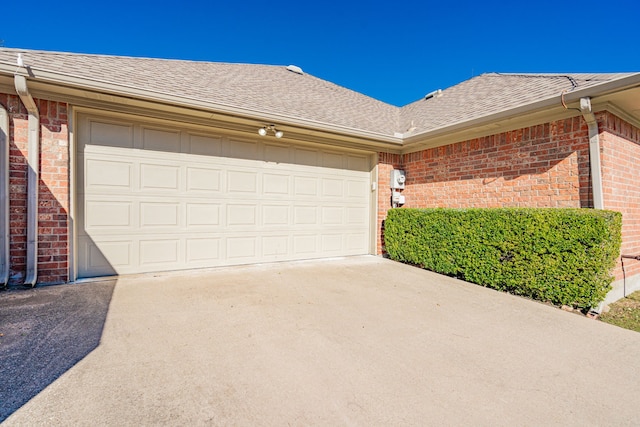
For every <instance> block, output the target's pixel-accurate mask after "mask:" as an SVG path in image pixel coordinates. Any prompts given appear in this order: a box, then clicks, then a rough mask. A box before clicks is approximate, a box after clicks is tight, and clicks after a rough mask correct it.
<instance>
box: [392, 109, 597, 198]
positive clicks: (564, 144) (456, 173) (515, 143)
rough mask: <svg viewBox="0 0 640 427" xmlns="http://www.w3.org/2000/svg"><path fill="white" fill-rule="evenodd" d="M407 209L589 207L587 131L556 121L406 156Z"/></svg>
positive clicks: (581, 124)
mask: <svg viewBox="0 0 640 427" xmlns="http://www.w3.org/2000/svg"><path fill="white" fill-rule="evenodd" d="M403 160H404V162H403V163H404V169H405V171H406V172H407V189H406V190H405V191H404V195H405V197H406V200H407V203H406V205H405V206H406V207H452V208H461V207H503V206H514V207H518V206H535V207H586V206H590V205H591V196H590V191H591V189H590V184H589V145H588V129H587V127H586V124H585V123H584V121H583V120H582V119H581V118H573V119H567V120H560V121H556V122H552V123H547V124H544V125H539V126H533V127H528V128H523V129H518V130H515V131H512V132H505V133H501V134H498V135H491V136H487V137H482V138H476V139H472V140H468V141H462V142H459V143H456V144H452V145H448V146H444V147H438V148H432V149H429V150H424V151H419V152H415V153H409V154H405V155H404V159H403Z"/></svg>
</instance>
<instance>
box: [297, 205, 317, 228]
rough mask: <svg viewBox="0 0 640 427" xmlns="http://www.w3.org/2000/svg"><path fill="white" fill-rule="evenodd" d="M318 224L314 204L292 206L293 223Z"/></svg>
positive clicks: (298, 224) (299, 224)
mask: <svg viewBox="0 0 640 427" xmlns="http://www.w3.org/2000/svg"><path fill="white" fill-rule="evenodd" d="M317 224H318V208H317V207H316V206H294V208H293V225H294V226H301V225H302V226H304V225H317Z"/></svg>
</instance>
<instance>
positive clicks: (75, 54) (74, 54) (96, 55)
mask: <svg viewBox="0 0 640 427" xmlns="http://www.w3.org/2000/svg"><path fill="white" fill-rule="evenodd" d="M0 51H6V52H15V53H34V54H45V55H59V56H72V57H82V56H85V57H92V58H105V59H113V58H119V59H131V60H152V61H160V62H189V63H197V64H220V65H252V66H254V65H255V66H262V67H286V66H287V65H288V64H286V65H285V64H262V63H255V62H230V61H210V60H200V59H184V58H160V57H152V56H134V55H114V54H108V53H88V52H66V51H53V50H43V49H25V48H15V47H0Z"/></svg>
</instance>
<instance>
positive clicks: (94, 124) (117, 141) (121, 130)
mask: <svg viewBox="0 0 640 427" xmlns="http://www.w3.org/2000/svg"><path fill="white" fill-rule="evenodd" d="M87 130H88V133H89V135H88V138H87V139H86V140H85V142H86V144H87V145H104V146H107V147H120V148H133V126H132V125H129V124H122V123H113V122H103V121H97V120H90V121H89V124H88V127H87Z"/></svg>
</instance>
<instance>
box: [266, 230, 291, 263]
mask: <svg viewBox="0 0 640 427" xmlns="http://www.w3.org/2000/svg"><path fill="white" fill-rule="evenodd" d="M287 255H289V235H288V234H282V235H279V236H263V237H262V256H263V257H265V258H268V259H283V258H285V257H286V256H287Z"/></svg>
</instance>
